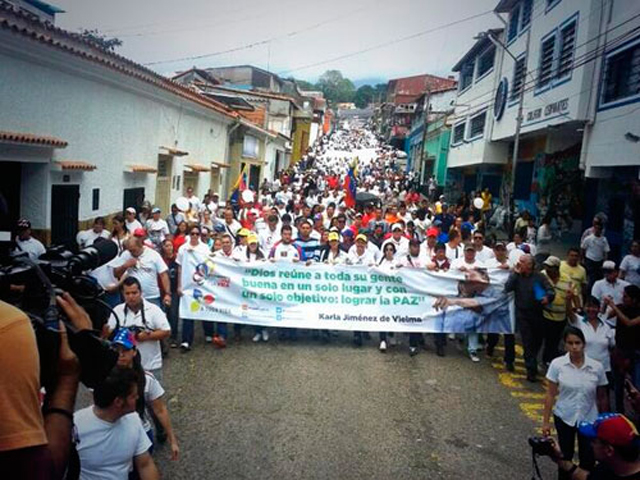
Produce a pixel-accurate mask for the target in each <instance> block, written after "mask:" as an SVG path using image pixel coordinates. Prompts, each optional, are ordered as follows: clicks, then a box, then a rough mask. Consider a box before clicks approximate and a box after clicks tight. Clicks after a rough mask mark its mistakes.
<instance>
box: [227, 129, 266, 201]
mask: <svg viewBox="0 0 640 480" xmlns="http://www.w3.org/2000/svg"><path fill="white" fill-rule="evenodd" d="M253 136H255V137H256V138H257V139H258V157H257V158H248V157H243V156H242V145H243V142H244V135H243V134H240V135H234V136H233V138H232V139H231V144H230V146H229V165H230V167H229V174H228V175H227V192H228V196H229V197H230V196H231V194H232V193H233V187H234V186H235V184H236V182H237V181H238V177H239V176H240V166H241V165H242V164H243V163H246V164H249V165H258V166H260V167H261V168H260V183H262V179H263V178H264V173H265V172H264V168H265V165H264V163H265V158H264V157H265V153H266V146H265V139H264V138H260V137H258V136H257V135H253ZM227 200H229V199H228V198H227Z"/></svg>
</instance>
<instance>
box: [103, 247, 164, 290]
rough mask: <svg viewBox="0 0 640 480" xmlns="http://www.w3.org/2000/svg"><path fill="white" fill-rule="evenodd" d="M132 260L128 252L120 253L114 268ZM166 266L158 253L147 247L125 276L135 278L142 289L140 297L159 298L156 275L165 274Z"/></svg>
mask: <svg viewBox="0 0 640 480" xmlns="http://www.w3.org/2000/svg"><path fill="white" fill-rule="evenodd" d="M132 258H134V257H133V255H131V252H130V251H129V250H126V251H124V252H122V255H120V256H119V257H118V259H117V262H116V264H115V265H114V268H116V267H119V266H121V265H123V264H124V263H125V262H127V261H128V260H130V259H132ZM167 270H168V269H167V264H166V263H164V260H162V257H161V256H160V254H159V253H158V252H156V251H155V250H153V249H152V248H149V247H147V246H144V247H143V250H142V253H141V254H140V256H139V257H138V263H137V264H136V265H134V266H133V267H130V268H128V269H127V275H128V276H130V277H135V278H137V279H138V281H139V282H140V286H141V287H142V296H143V297H144V298H146V299H151V298H160V287H159V286H158V275H160V274H161V273H164V272H166V271H167Z"/></svg>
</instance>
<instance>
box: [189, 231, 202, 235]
mask: <svg viewBox="0 0 640 480" xmlns="http://www.w3.org/2000/svg"><path fill="white" fill-rule="evenodd" d="M191 235H200V232H191Z"/></svg>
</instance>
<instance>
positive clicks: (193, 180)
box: [182, 171, 198, 197]
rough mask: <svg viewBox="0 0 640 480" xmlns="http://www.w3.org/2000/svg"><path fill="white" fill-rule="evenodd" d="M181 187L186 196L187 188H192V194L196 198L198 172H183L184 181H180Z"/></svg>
mask: <svg viewBox="0 0 640 480" xmlns="http://www.w3.org/2000/svg"><path fill="white" fill-rule="evenodd" d="M182 187H183V189H184V192H185V194H186V192H187V189H188V188H189V187H191V188H193V194H194V195H195V196H196V197H197V196H198V172H187V171H185V172H184V180H183V181H182Z"/></svg>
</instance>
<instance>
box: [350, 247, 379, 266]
mask: <svg viewBox="0 0 640 480" xmlns="http://www.w3.org/2000/svg"><path fill="white" fill-rule="evenodd" d="M347 263H348V264H350V265H365V266H368V265H371V264H376V263H378V262H377V261H376V258H375V254H374V252H373V250H371V249H370V248H365V249H364V253H363V254H362V255H358V250H357V249H356V248H355V246H354V247H351V248H350V249H349V254H348V256H347Z"/></svg>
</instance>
